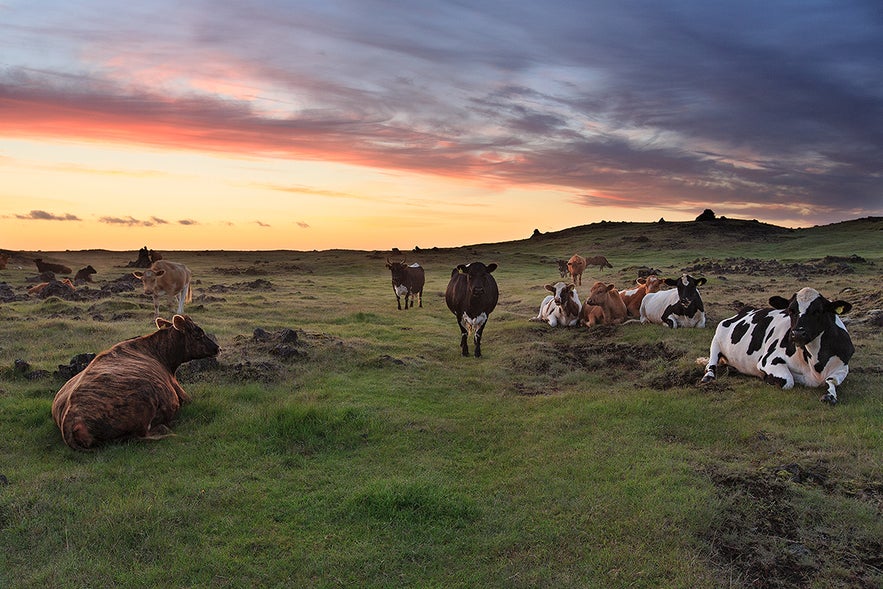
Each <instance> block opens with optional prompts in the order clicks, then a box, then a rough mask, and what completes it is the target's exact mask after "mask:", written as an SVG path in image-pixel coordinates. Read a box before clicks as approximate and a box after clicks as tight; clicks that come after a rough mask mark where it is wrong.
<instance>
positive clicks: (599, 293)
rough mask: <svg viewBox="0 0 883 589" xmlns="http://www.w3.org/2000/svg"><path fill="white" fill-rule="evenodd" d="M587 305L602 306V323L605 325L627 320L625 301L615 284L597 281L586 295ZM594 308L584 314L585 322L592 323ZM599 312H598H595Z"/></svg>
mask: <svg viewBox="0 0 883 589" xmlns="http://www.w3.org/2000/svg"><path fill="white" fill-rule="evenodd" d="M586 305H588V306H596V307H600V308H601V311H602V313H603V319H602V321H601V323H603V324H605V325H615V324H617V323H622V322H623V321H625V318H626V315H627V314H628V312H627V310H626V307H625V303H624V302H623V301H622V296H620V294H619V291H618V290H616V286H615V285H614V284H606V283H604V282H596V283H595V284H594V285H592V289H591V290H590V291H589V296H588V297H586ZM591 311H592V309H590V310H589V312H587V314H586V315H584V316H583V318H582V319H583V323H585V324H587V325H592V324H593V323H590V321H591V320H592V318H593V314H592V312H591ZM595 313H597V312H595ZM594 316H595V317H597V315H596V314H595V315H594Z"/></svg>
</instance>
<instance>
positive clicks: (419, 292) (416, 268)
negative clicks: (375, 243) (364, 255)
mask: <svg viewBox="0 0 883 589" xmlns="http://www.w3.org/2000/svg"><path fill="white" fill-rule="evenodd" d="M386 267H387V268H389V270H390V272H391V273H392V290H393V292H395V295H396V305H397V306H398V308H399V311H401V310H402V299H401V298H402V297H404V298H405V310H406V311H407V310H408V298H409V297H410V299H411V301H410V306H411V307H413V306H414V299H415V298H416V299H417V300H418V301H419V302H420V304H419V306H420V307H422V306H423V285H424V283H425V282H426V276H425V275H424V273H423V267H422V266H420V264H416V263H415V264H411V265H410V266H407V265H405V263H404V262H390V261H389V259H387V260H386Z"/></svg>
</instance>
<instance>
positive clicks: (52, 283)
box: [28, 278, 76, 298]
mask: <svg viewBox="0 0 883 589" xmlns="http://www.w3.org/2000/svg"><path fill="white" fill-rule="evenodd" d="M75 290H76V287H74V283H73V282H71V281H70V278H63V279H61V280H49V281H47V282H41V283H39V284H35V285H34V286H32V287H31V288H29V289H28V294H29V295H37V296H39V297H40V298H46V297H48V296H58V295H62V296H66V295H70V294H71V293H72V292H74V291H75Z"/></svg>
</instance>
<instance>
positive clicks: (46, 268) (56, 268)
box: [34, 258, 72, 274]
mask: <svg viewBox="0 0 883 589" xmlns="http://www.w3.org/2000/svg"><path fill="white" fill-rule="evenodd" d="M34 264H36V265H37V271H38V272H40V273H41V274H42V273H43V272H52V273H54V274H70V273H71V272H72V270H71V269H70V268H68V267H67V266H65V265H64V264H53V263H52V262H44V261H43V258H36V259H35V260H34Z"/></svg>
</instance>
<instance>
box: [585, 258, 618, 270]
mask: <svg viewBox="0 0 883 589" xmlns="http://www.w3.org/2000/svg"><path fill="white" fill-rule="evenodd" d="M588 266H598V270H603V269H604V268H613V264H611V263H610V262H608V261H607V258H605V257H604V256H592V257H591V258H586V267H588Z"/></svg>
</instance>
